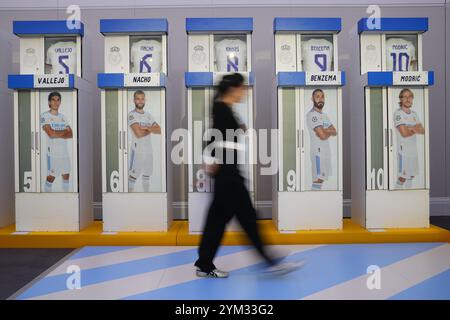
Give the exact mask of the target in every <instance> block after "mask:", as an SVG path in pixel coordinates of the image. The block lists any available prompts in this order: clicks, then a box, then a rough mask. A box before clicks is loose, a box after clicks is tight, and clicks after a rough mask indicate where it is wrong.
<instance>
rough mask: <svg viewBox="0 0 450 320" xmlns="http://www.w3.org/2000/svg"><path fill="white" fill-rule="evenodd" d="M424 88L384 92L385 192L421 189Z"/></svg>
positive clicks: (424, 169)
mask: <svg viewBox="0 0 450 320" xmlns="http://www.w3.org/2000/svg"><path fill="white" fill-rule="evenodd" d="M424 91H425V90H424V88H423V87H414V88H412V87H411V88H402V87H400V88H397V87H391V88H388V89H387V94H388V109H389V113H388V127H389V189H390V190H402V189H425V188H426V185H427V180H428V177H427V176H426V174H427V163H426V162H427V160H426V158H427V156H426V149H427V146H426V141H427V138H426V136H427V131H426V130H428V128H426V127H427V125H425V124H426V123H427V117H426V112H425V110H426V109H427V108H426V103H425V98H424Z"/></svg>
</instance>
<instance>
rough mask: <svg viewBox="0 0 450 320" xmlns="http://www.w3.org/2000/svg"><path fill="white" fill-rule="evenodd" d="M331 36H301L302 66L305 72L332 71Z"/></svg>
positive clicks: (332, 51)
mask: <svg viewBox="0 0 450 320" xmlns="http://www.w3.org/2000/svg"><path fill="white" fill-rule="evenodd" d="M333 53H334V50H333V36H332V35H303V34H302V35H301V56H302V66H303V69H302V70H304V71H307V72H323V71H332V70H334V61H333Z"/></svg>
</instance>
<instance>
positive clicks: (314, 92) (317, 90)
mask: <svg viewBox="0 0 450 320" xmlns="http://www.w3.org/2000/svg"><path fill="white" fill-rule="evenodd" d="M316 92H322V93H323V90H322V89H315V90H314V91H313V93H312V97H314V95H315V94H316Z"/></svg>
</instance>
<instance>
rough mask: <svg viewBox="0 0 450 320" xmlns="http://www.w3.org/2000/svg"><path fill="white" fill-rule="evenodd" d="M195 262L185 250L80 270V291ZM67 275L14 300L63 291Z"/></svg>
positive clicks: (229, 248) (223, 251) (232, 248)
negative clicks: (106, 282) (101, 283)
mask: <svg viewBox="0 0 450 320" xmlns="http://www.w3.org/2000/svg"><path fill="white" fill-rule="evenodd" d="M248 248H249V247H248V246H226V247H225V246H224V247H221V248H220V250H219V253H218V255H227V254H231V253H235V252H239V251H244V250H246V249H248ZM196 258H197V249H188V250H184V251H179V252H175V253H170V254H163V255H159V256H152V257H149V258H144V259H138V260H133V261H127V262H122V263H117V264H112V265H107V266H102V267H98V268H93V269H87V270H81V275H80V277H81V286H82V287H83V286H88V285H92V284H96V283H100V282H104V281H110V280H115V279H120V278H125V277H129V276H134V275H137V274H142V273H146V272H151V271H155V270H160V269H166V268H171V267H175V266H178V265H183V264H187V263H192V264H193V263H194V261H195V260H196ZM70 275H71V274H60V275H54V276H48V277H45V278H44V279H42V280H40V281H38V282H37V283H35V284H34V285H33V286H32V287H31V288H29V289H28V290H26V291H25V292H23V293H22V294H20V295H19V296H18V297H17V299H18V300H22V299H29V298H33V297H37V296H40V295H45V294H49V293H53V292H58V291H64V290H67V286H66V281H67V278H68V277H69V276H70Z"/></svg>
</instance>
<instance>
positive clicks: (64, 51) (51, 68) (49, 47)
mask: <svg viewBox="0 0 450 320" xmlns="http://www.w3.org/2000/svg"><path fill="white" fill-rule="evenodd" d="M76 41H77V39H76V37H46V38H45V73H46V74H68V73H74V74H76V73H77V55H78V54H79V53H78V52H77V43H76Z"/></svg>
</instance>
